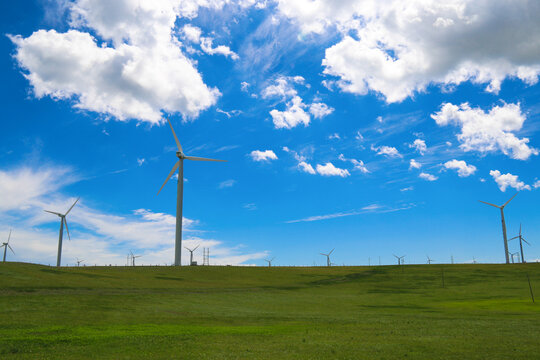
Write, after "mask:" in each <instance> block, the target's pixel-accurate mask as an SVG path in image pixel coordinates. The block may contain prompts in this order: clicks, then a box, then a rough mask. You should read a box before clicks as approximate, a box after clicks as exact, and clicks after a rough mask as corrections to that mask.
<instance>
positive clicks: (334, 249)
mask: <svg viewBox="0 0 540 360" xmlns="http://www.w3.org/2000/svg"><path fill="white" fill-rule="evenodd" d="M335 249H336V248H333V249H332V251H330V252H329V253H328V255H330V254H331V253H333V252H334V250H335Z"/></svg>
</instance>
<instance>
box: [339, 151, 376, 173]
mask: <svg viewBox="0 0 540 360" xmlns="http://www.w3.org/2000/svg"><path fill="white" fill-rule="evenodd" d="M339 160H341V161H350V162H351V163H352V164H353V166H354V170H358V171H360V172H361V173H364V174H368V173H369V172H370V171H369V169H368V168H367V166H366V164H364V162H363V161H362V160H356V159H347V158H346V157H345V155H343V154H339Z"/></svg>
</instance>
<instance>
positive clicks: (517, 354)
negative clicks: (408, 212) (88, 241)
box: [0, 263, 540, 359]
mask: <svg viewBox="0 0 540 360" xmlns="http://www.w3.org/2000/svg"><path fill="white" fill-rule="evenodd" d="M443 271H444V283H445V287H444V288H443V286H442V280H443V277H442V272H443ZM526 273H528V274H529V276H530V279H531V283H532V286H533V290H536V295H537V298H538V301H537V303H536V304H533V303H532V301H531V298H530V294H529V286H528V283H527V278H526V275H525V274H526ZM539 339H540V264H515V265H480V264H476V265H444V266H443V265H406V266H404V267H401V268H400V267H398V266H372V267H332V268H327V267H298V268H294V267H293V268H290V267H272V268H262V267H257V268H254V267H202V266H199V267H182V268H174V267H80V268H60V269H57V268H51V267H47V266H41V265H32V264H21V263H5V264H0V358H1V359H538V358H540V340H539Z"/></svg>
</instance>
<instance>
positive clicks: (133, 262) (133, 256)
mask: <svg viewBox="0 0 540 360" xmlns="http://www.w3.org/2000/svg"><path fill="white" fill-rule="evenodd" d="M130 253H131V266H135V259H136V258H140V257H141V256H142V255H137V256H135V255H133V251H131V250H130Z"/></svg>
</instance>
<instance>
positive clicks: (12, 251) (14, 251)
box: [6, 244, 530, 255]
mask: <svg viewBox="0 0 540 360" xmlns="http://www.w3.org/2000/svg"><path fill="white" fill-rule="evenodd" d="M6 245H7V247H8V248H9V250H11V252H12V253H13V255H15V251H13V249H12V248H11V246H10V245H9V244H6ZM529 245H530V244H529Z"/></svg>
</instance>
